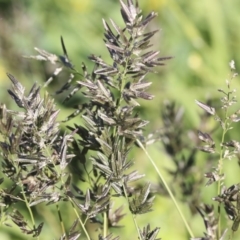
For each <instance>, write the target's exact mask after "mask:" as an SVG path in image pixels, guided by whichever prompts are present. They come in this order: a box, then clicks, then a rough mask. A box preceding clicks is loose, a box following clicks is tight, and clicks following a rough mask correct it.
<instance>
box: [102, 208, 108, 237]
mask: <svg viewBox="0 0 240 240" xmlns="http://www.w3.org/2000/svg"><path fill="white" fill-rule="evenodd" d="M103 218H104V221H103V237H104V238H106V237H107V232H108V218H107V212H104V213H103Z"/></svg>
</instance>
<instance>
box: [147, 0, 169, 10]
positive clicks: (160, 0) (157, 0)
mask: <svg viewBox="0 0 240 240" xmlns="http://www.w3.org/2000/svg"><path fill="white" fill-rule="evenodd" d="M165 4H166V0H149V1H148V5H147V8H148V9H149V10H152V11H154V10H157V9H160V8H162V7H163V6H164V5H165Z"/></svg>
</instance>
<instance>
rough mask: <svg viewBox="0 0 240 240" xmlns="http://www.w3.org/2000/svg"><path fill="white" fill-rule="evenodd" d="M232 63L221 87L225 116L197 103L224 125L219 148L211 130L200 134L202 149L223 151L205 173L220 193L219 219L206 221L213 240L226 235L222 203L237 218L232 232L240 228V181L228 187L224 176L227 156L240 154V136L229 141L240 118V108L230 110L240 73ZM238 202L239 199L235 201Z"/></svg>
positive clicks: (216, 198)
mask: <svg viewBox="0 0 240 240" xmlns="http://www.w3.org/2000/svg"><path fill="white" fill-rule="evenodd" d="M230 67H231V71H232V76H231V78H230V80H226V85H227V91H224V90H222V89H219V90H218V91H219V92H221V93H222V94H223V97H222V98H221V105H222V107H221V108H222V109H223V111H224V113H223V117H221V116H219V115H218V114H217V111H216V110H215V108H214V107H212V106H209V105H207V104H204V103H202V102H199V101H197V100H196V103H197V105H198V106H199V107H201V108H202V109H204V110H205V111H206V112H207V113H208V114H210V115H212V116H214V118H215V120H216V121H217V122H218V123H219V124H220V127H221V128H222V136H221V141H220V149H219V151H218V150H217V149H216V146H215V145H216V144H215V141H214V140H213V139H212V138H211V136H210V134H208V133H203V132H201V131H199V132H198V137H199V139H200V140H201V141H202V142H203V145H202V146H199V147H198V149H199V150H201V151H203V152H207V153H218V154H219V158H218V164H217V167H216V168H214V170H213V171H212V172H208V173H206V174H205V177H206V178H207V179H208V182H207V183H206V185H207V186H209V185H210V184H213V183H214V182H217V196H216V197H214V198H213V200H214V201H217V202H218V217H217V218H216V221H215V220H212V221H211V223H210V222H206V221H205V225H206V228H207V231H208V235H207V236H208V239H210V240H212V239H218V240H222V239H223V238H224V236H225V235H226V232H227V229H225V230H224V231H223V232H222V226H221V225H222V223H221V218H222V214H221V206H222V205H223V206H224V209H225V212H226V214H227V216H228V218H229V219H230V220H231V221H233V225H232V232H235V231H237V229H238V225H239V222H240V218H239V217H238V208H239V207H240V202H238V196H239V201H240V195H239V194H240V188H239V184H235V185H232V186H230V187H229V188H226V187H225V186H224V178H225V176H224V169H223V161H224V159H229V160H230V159H232V158H233V157H237V158H238V157H239V149H240V143H239V141H236V140H230V141H226V134H227V133H228V131H229V130H231V129H232V124H233V123H236V122H239V121H240V118H239V114H240V110H237V111H236V112H234V113H229V112H230V107H231V106H232V105H234V104H235V103H236V102H237V100H236V96H235V92H236V90H235V89H233V90H232V89H231V83H232V80H233V79H234V78H235V77H236V76H237V75H238V74H237V73H235V72H234V71H235V65H234V61H231V62H230ZM234 202H236V203H235V204H233V203H234ZM202 210H204V209H202ZM202 210H200V209H198V211H199V213H200V214H201V215H202V217H204V213H203V211H202ZM205 210H207V208H205ZM205 210H204V211H205ZM210 211H212V210H210ZM210 211H209V210H207V211H205V212H206V213H209V212H210ZM215 223H216V224H215ZM230 239H231V237H230Z"/></svg>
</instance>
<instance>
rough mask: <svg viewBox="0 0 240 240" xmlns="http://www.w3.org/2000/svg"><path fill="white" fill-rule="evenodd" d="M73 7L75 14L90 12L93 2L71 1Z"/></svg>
mask: <svg viewBox="0 0 240 240" xmlns="http://www.w3.org/2000/svg"><path fill="white" fill-rule="evenodd" d="M69 3H70V5H71V7H70V9H73V10H74V11H75V12H88V11H89V9H91V6H92V1H89V0H88V1H82V0H70V1H69Z"/></svg>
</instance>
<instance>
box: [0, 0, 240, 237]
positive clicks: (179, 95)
mask: <svg viewBox="0 0 240 240" xmlns="http://www.w3.org/2000/svg"><path fill="white" fill-rule="evenodd" d="M139 2H140V5H141V7H142V8H143V9H144V11H146V12H148V11H150V10H154V11H155V12H158V14H159V16H158V17H157V18H156V19H155V20H154V21H153V24H151V26H150V27H151V28H152V29H151V30H154V29H157V28H161V31H160V33H159V34H157V35H156V36H155V37H154V45H155V49H156V48H157V49H159V50H160V51H161V55H163V56H165V55H171V56H173V57H174V59H173V60H171V61H170V62H169V63H168V64H167V66H165V67H164V68H162V69H161V70H160V73H159V74H158V75H157V76H153V78H154V83H153V85H152V89H151V91H152V92H153V94H154V95H155V101H154V103H150V104H149V103H147V104H145V103H143V106H144V107H143V108H142V109H141V113H142V114H143V115H147V118H148V120H150V121H151V122H152V124H151V126H149V127H148V128H150V127H151V130H153V129H157V128H160V127H161V126H165V122H164V118H163V117H162V119H161V118H160V109H161V106H163V104H162V102H163V101H164V100H165V99H170V100H174V101H175V102H176V103H177V106H182V107H183V109H184V110H183V111H184V117H181V124H182V125H183V127H185V126H188V127H189V128H199V124H200V118H199V112H200V111H199V109H197V107H196V106H195V102H194V100H195V99H202V100H203V99H208V98H210V97H214V96H219V95H217V94H218V92H217V91H216V90H217V88H220V87H221V85H224V79H225V78H227V77H228V73H229V68H228V62H229V61H230V60H231V59H234V60H235V62H236V68H237V69H240V56H239V53H240V44H239V42H240V32H239V31H238V29H239V25H240V23H239V21H238V18H239V9H240V1H238V0H232V1H228V0H223V1H217V0H211V1H209V0H203V1H187V0H179V1H175V0H148V1H145V0H140V1H139ZM102 18H105V19H109V18H112V19H113V18H114V20H116V22H117V23H118V24H119V25H121V24H122V22H121V19H120V14H119V2H118V1H117V0H101V1H100V0H86V1H84V0H82V1H80V0H67V1H57V0H52V1H50V0H41V1H27V0H21V1H14V0H0V96H1V100H2V99H4V98H5V95H7V93H6V91H5V89H6V88H8V86H9V81H8V80H7V76H6V72H11V73H12V74H13V75H15V76H18V78H19V79H21V83H22V84H23V85H24V86H25V87H26V88H28V87H29V89H30V86H31V85H32V84H33V83H34V82H35V81H37V82H38V83H39V84H42V83H43V80H47V79H48V78H49V76H50V75H51V73H52V69H51V67H50V66H48V65H45V64H44V63H42V64H41V63H39V62H34V61H32V60H29V59H25V58H22V56H23V55H33V54H35V52H34V47H39V48H41V49H46V50H48V51H49V52H54V53H56V54H58V55H60V54H62V48H61V43H60V36H63V37H64V41H65V44H66V47H67V50H68V54H69V57H70V59H71V60H72V62H73V63H74V64H75V66H77V68H78V69H80V66H81V63H82V61H84V62H87V63H89V64H90V62H88V60H87V56H88V55H90V54H91V53H94V54H96V55H97V54H98V55H101V56H102V58H104V59H109V56H108V52H107V51H106V49H105V48H104V47H103V46H104V42H103V27H102V21H101V19H102ZM90 66H91V64H90ZM151 80H152V79H151ZM54 84H60V85H61V83H58V82H54V83H53V84H52V85H50V89H51V88H54ZM234 86H236V88H239V86H240V85H239V83H238V82H237V81H236V82H235V83H234ZM8 99H10V98H8ZM9 104H10V102H9ZM65 113H69V110H66V112H64V111H63V113H60V115H61V114H62V116H63V115H64V114H65ZM212 125H213V124H212ZM211 127H212V126H210V127H206V128H211ZM235 130H236V131H235V132H234V133H231V134H232V135H233V136H235V137H236V138H237V137H239V136H238V134H237V132H239V131H237V130H239V127H238V126H236V128H235ZM184 134H186V136H187V134H192V132H191V131H186V132H185V133H184ZM185 141H186V142H187V141H189V139H188V138H187V137H186V139H185ZM185 144H189V145H190V146H191V147H193V145H194V142H192V143H190V142H187V143H185ZM164 147H165V148H166V145H164ZM150 151H151V153H152V155H153V156H154V157H155V158H159V166H164V167H167V168H169V167H170V168H173V167H174V165H173V164H171V163H169V162H170V161H169V154H168V152H167V151H166V149H165V151H162V152H161V151H158V150H156V149H154V148H153V149H151V150H150ZM165 152H167V154H166V153H165ZM194 154H195V152H194ZM138 156H139V157H138ZM201 156H202V155H200V157H199V158H198V159H199V161H200V165H201V161H204V160H205V158H203V157H201ZM134 158H136V159H137V158H139V159H138V160H137V161H144V160H143V157H142V156H141V155H140V154H139V153H138V155H136V156H135V157H134ZM189 158H190V157H189ZM146 166H147V163H146V162H144V163H143V164H142V167H143V169H142V172H143V173H146V175H151V174H150V171H152V169H151V167H146ZM232 168H234V167H232ZM146 170H147V171H148V172H146ZM174 170H176V169H174ZM228 171H229V174H231V173H232V171H231V168H229V170H228ZM235 172H236V170H235ZM166 175H167V176H168V175H169V176H170V175H171V174H169V173H166ZM196 175H197V174H196ZM231 175H232V177H231V180H232V181H239V177H238V176H236V177H234V175H235V174H231ZM238 175H239V174H238ZM150 178H151V177H150ZM199 178H200V177H199ZM169 179H170V177H169ZM150 180H152V181H154V180H155V181H156V179H154V178H153V179H150ZM211 190H212V189H210V190H206V191H205V190H202V191H203V193H200V195H204V194H208V196H211V195H212V194H211ZM176 192H177V193H178V192H181V190H180V189H177V190H176ZM208 196H207V197H205V200H206V199H207V200H208V199H209V197H208ZM194 197H196V196H194ZM197 197H198V196H197ZM156 203H157V204H155V207H154V210H155V211H154V213H152V215H151V217H152V220H153V221H154V224H155V225H160V227H161V231H160V235H161V237H162V238H163V239H179V240H181V239H186V235H185V230H184V229H183V227H182V223H180V224H179V222H180V219H179V218H178V215H177V213H175V212H176V210H175V209H173V207H172V205H171V204H170V203H169V201H167V200H166V199H165V198H159V199H158V200H157V202H156ZM36 211H38V212H39V213H40V214H42V218H45V216H47V219H46V221H47V223H46V226H44V227H45V231H44V233H45V234H46V237H45V238H44V239H49V238H48V237H49V236H48V235H47V233H48V230H49V228H51V230H53V231H55V236H58V234H57V233H58V229H59V226H58V225H59V223H58V221H57V219H56V218H55V216H54V215H53V213H52V212H48V213H44V212H41V208H40V207H39V208H38V209H36ZM156 211H158V212H157V214H156ZM186 211H187V210H186ZM66 214H67V210H66ZM189 215H190V213H189ZM196 218H197V217H194V219H193V220H192V225H193V228H194V227H195V230H196V231H198V233H199V235H200V234H201V233H202V232H203V230H202V229H199V227H198V226H199V225H200V224H202V223H201V222H200V221H201V220H196ZM41 221H42V219H40V220H39V222H41ZM127 221H129V222H130V221H131V219H130V218H129V219H127ZM140 221H141V222H142V223H144V221H146V220H144V219H141V220H140ZM156 223H157V224H156ZM125 224H126V223H125ZM51 226H52V227H51ZM173 226H175V227H174V230H173ZM176 226H179V227H176ZM196 226H197V227H196ZM54 229H55V230H54ZM1 234H2V235H0V238H2V239H6V240H7V239H20V236H18V234H19V232H15V230H13V231H12V232H11V234H10V233H9V234H8V233H5V232H2V231H1ZM130 234H131V231H130V230H127V231H126V236H129V235H130ZM235 237H236V239H238V238H237V234H236V236H235ZM23 239H24V238H23Z"/></svg>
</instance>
